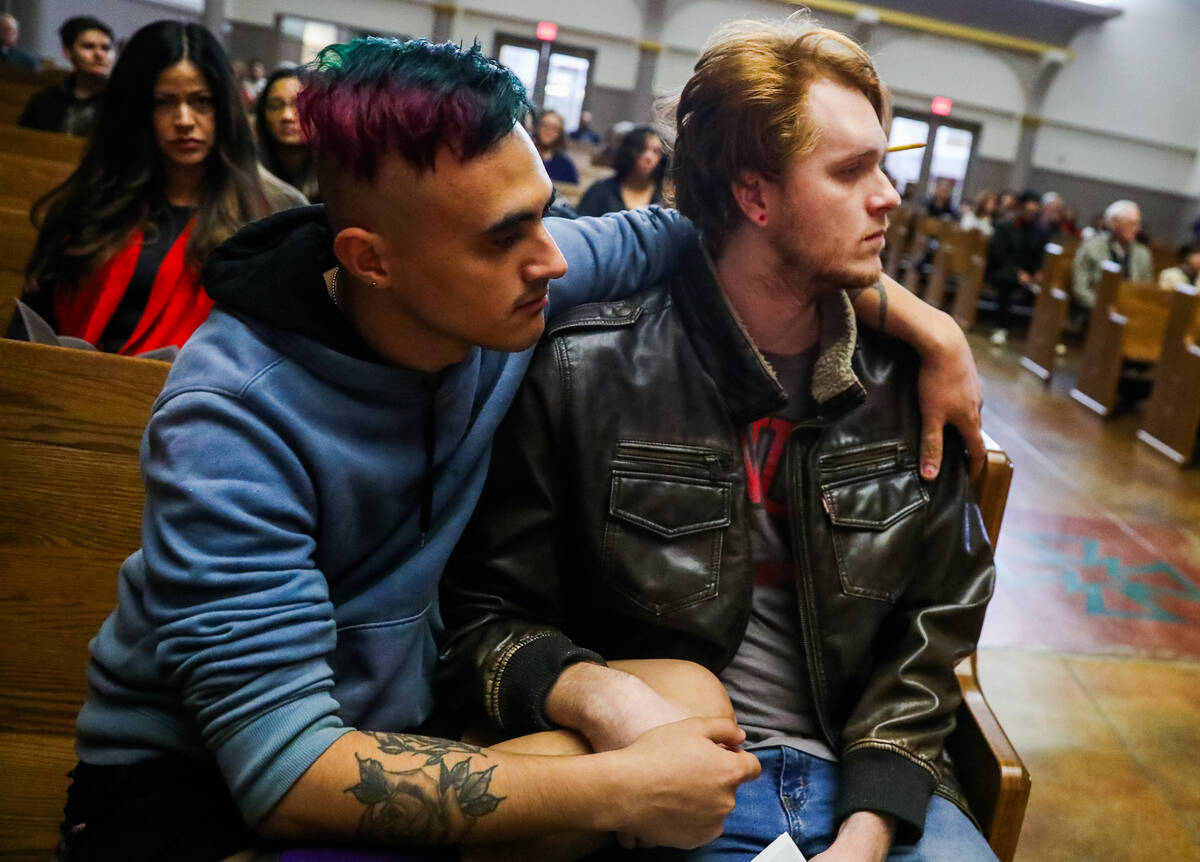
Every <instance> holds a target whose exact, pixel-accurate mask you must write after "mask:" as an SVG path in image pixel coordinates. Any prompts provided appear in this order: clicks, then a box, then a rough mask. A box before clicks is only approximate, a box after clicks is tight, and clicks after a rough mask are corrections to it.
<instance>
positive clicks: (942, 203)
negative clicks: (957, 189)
mask: <svg viewBox="0 0 1200 862" xmlns="http://www.w3.org/2000/svg"><path fill="white" fill-rule="evenodd" d="M921 209H922V211H923V212H924V213H925V215H927V216H930V217H931V218H940V219H949V220H950V221H958V218H959V216H958V207H956V206H955V205H954V180H951V179H947V178H946V177H941V178H940V179H938V181H937V182H936V183H935V184H934V186H933V194H932V195H930V196H929V197H928V198H926V199H925V200H924V201H923V202H922V203H921Z"/></svg>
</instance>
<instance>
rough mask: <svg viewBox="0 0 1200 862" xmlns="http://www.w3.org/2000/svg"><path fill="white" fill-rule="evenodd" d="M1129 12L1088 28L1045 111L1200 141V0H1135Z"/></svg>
mask: <svg viewBox="0 0 1200 862" xmlns="http://www.w3.org/2000/svg"><path fill="white" fill-rule="evenodd" d="M1121 5H1122V6H1123V7H1124V8H1125V14H1123V15H1121V16H1120V17H1117V18H1113V19H1111V20H1109V21H1108V22H1106V23H1105V24H1104V25H1102V26H1100V27H1093V28H1089V29H1086V30H1084V31H1083V32H1081V33H1080V34H1079V36H1077V37H1076V38H1075V40H1074V42H1073V43H1072V44H1071V48H1072V49H1073V50H1074V51H1075V59H1074V60H1073V61H1072V62H1071V63H1069V64H1067V66H1066V67H1065V68H1063V70H1062V71H1061V72H1059V74H1058V77H1057V78H1056V79H1055V81H1054V83H1053V84H1052V85H1051V87H1050V92H1049V93H1048V94H1047V96H1046V104H1045V108H1044V110H1043V115H1044V116H1045V117H1046V118H1047V119H1049V120H1057V121H1061V122H1065V123H1067V124H1070V125H1076V126H1083V127H1087V128H1094V129H1097V130H1100V131H1110V132H1117V133H1124V134H1130V135H1135V136H1137V137H1143V138H1147V139H1150V140H1157V141H1163V142H1165V143H1169V144H1176V145H1181V146H1187V147H1195V146H1196V145H1197V144H1200V99H1197V98H1196V97H1195V87H1196V82H1197V81H1200V50H1198V49H1197V38H1198V37H1200V3H1198V2H1196V0H1128V2H1124V3H1122V4H1121Z"/></svg>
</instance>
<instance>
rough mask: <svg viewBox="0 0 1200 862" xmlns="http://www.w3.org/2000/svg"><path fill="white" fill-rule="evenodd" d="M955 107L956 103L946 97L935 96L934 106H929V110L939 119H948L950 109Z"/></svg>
mask: <svg viewBox="0 0 1200 862" xmlns="http://www.w3.org/2000/svg"><path fill="white" fill-rule="evenodd" d="M953 106H954V103H953V102H951V101H950V100H949V99H947V98H946V97H945V96H934V98H933V104H931V105H930V106H929V110H931V111H933V112H934V113H935V114H937V115H938V116H939V117H946V116H949V115H950V108H951V107H953Z"/></svg>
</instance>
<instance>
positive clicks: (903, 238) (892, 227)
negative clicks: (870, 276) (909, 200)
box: [883, 206, 913, 278]
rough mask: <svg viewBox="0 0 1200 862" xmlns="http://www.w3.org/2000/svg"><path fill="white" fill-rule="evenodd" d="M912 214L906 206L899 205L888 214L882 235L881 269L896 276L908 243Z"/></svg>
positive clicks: (893, 276)
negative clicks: (882, 254) (882, 253)
mask: <svg viewBox="0 0 1200 862" xmlns="http://www.w3.org/2000/svg"><path fill="white" fill-rule="evenodd" d="M912 227H913V214H912V210H911V209H909V208H908V207H906V206H899V207H896V209H895V210H894V211H893V212H892V214H891V215H890V216H888V227H887V232H886V234H885V235H884V257H883V271H884V272H886V273H887V274H888V275H890V276H891V277H892V278H896V277H897V276H898V275H899V273H900V259H901V256H902V255H903V254H904V249H905V248H906V247H907V246H908V245H909V234H910V233H911V232H912Z"/></svg>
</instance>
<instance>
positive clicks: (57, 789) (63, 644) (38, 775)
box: [0, 341, 170, 860]
mask: <svg viewBox="0 0 1200 862" xmlns="http://www.w3.org/2000/svg"><path fill="white" fill-rule="evenodd" d="M169 367H170V366H169V365H167V364H166V363H162V362H152V361H148V360H138V359H126V358H124V357H116V356H108V355H105V354H99V353H92V352H88V351H81V350H68V349H65V348H56V347H46V346H42V345H35V344H27V343H25V342H12V341H0V476H3V481H0V511H3V512H4V517H3V518H2V519H0V774H3V776H4V781H2V782H0V811H3V817H2V818H0V859H41V860H44V859H46V858H48V855H49V850H50V849H51V848H52V847H53V846H54V844H55V842H56V840H57V835H58V824H59V822H60V820H61V818H62V807H63V802H64V800H65V794H66V787H67V778H66V773H67V771H68V770H69V769H71V768H72V767H73V766H74V764H75V753H74V734H75V717H76V715H77V714H78V712H79V707H80V706H81V705H82V703H83V699H84V696H85V693H86V674H87V657H88V643H89V642H90V640H91V639H92V637H94V636H95V634H96V632H97V631H98V629H99V627H100V625H101V623H102V622H103V621H104V619H105V617H106V616H107V615H108V614H109V613H110V612H111V611H112V609H113V607H115V605H116V601H117V571H118V569H119V567H120V565H121V562H122V561H123V560H124V558H125V557H126V556H127V555H128V554H130V553H131V552H133V551H134V550H136V549H137V547H138V544H139V541H140V519H141V508H142V497H143V495H142V484H141V476H140V472H139V468H138V457H137V452H138V441H139V440H140V437H141V433H142V427H143V426H144V424H145V422H146V419H147V417H148V416H149V413H150V406H151V404H152V402H153V400H154V398H155V397H156V396H157V394H158V391H159V389H160V388H161V386H162V383H163V380H164V378H165V376H166V372H167V370H168V369H169Z"/></svg>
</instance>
